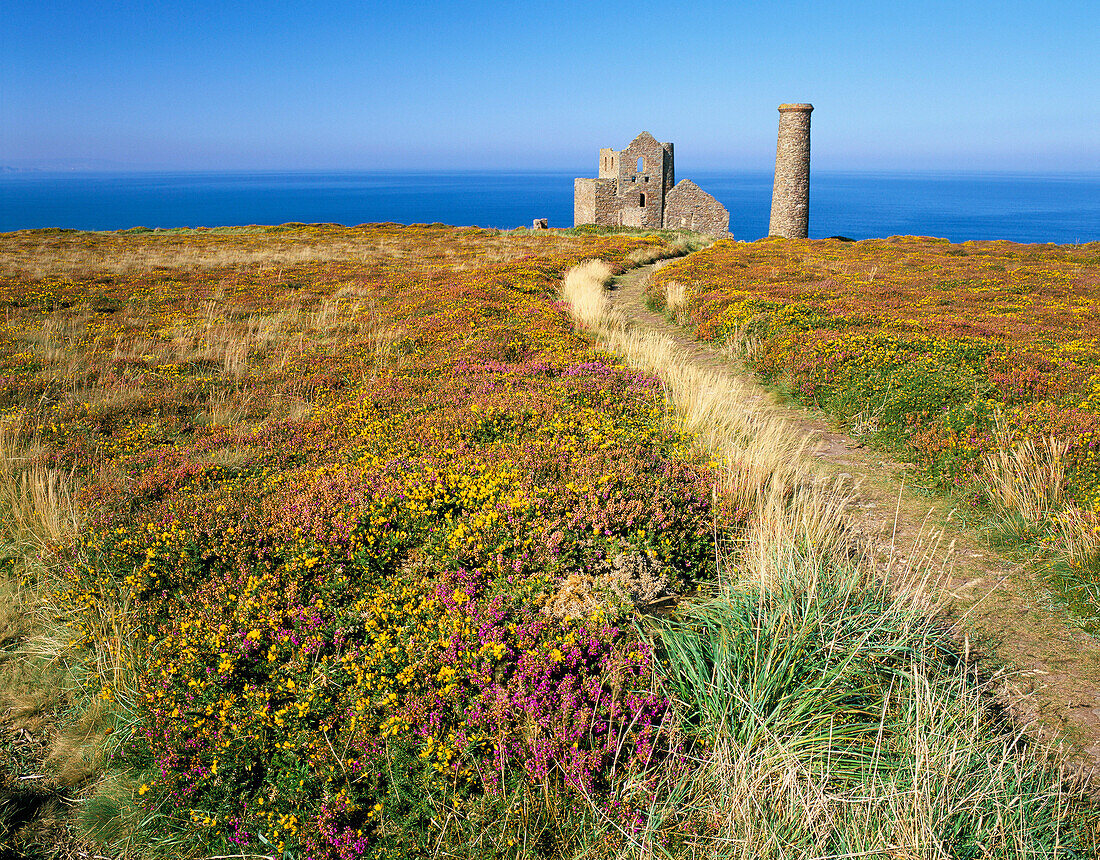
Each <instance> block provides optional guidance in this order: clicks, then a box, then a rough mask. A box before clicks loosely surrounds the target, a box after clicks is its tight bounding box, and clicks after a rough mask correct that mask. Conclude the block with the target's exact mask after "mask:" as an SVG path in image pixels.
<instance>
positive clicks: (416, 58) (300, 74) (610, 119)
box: [0, 0, 1100, 173]
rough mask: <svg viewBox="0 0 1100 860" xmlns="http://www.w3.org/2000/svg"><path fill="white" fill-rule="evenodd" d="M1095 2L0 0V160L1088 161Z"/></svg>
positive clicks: (353, 163)
mask: <svg viewBox="0 0 1100 860" xmlns="http://www.w3.org/2000/svg"><path fill="white" fill-rule="evenodd" d="M1098 21H1100V15H1098V10H1097V6H1096V0H1047V2H1039V0H1034V2H1033V0H1028V2H1013V0H997V2H991V0H950V2H940V0H936V2H921V0H911V2H908V3H891V2H862V0H856V2H832V0H793V2H785V3H771V2H767V0H755V2H729V0H726V2H707V1H706V0H693V2H688V3H680V2H651V0H630V2H624V0H584V2H555V0H534V2H522V0H521V1H520V2H477V3H474V2H445V0H444V2H439V3H429V2H419V0H417V2H400V0H393V2H382V3H376V2H359V3H354V2H343V0H309V2H301V0H297V2H262V0H257V2H250V3H237V2H232V0H220V2H209V0H189V2H183V3H180V2H175V3H164V2H158V0H147V1H146V2H119V0H88V2H80V1H79V0H29V2H28V0H4V2H3V4H2V6H0V166H4V165H14V166H30V165H38V166H56V167H65V166H74V165H75V166H103V167H110V168H133V169H144V168H187V169H329V168H352V169H360V168H368V169H369V168H402V169H403V168H411V169H444V168H491V167H502V168H510V169H525V168H529V169H541V168H554V169H557V168H563V169H564V168H588V169H589V172H593V171H594V170H595V166H596V160H597V150H598V149H599V147H601V146H611V147H614V148H621V147H623V146H625V145H626V144H627V143H629V142H630V140H631V139H632V138H633V137H634V135H635V134H636V133H637V132H639V131H641V130H643V129H646V130H648V131H650V132H652V133H653V134H654V136H656V137H657V138H658V139H659V140H671V141H673V142H674V143H675V145H676V161H677V168H678V172H680V173H684V171H690V170H691V169H693V168H694V169H708V168H710V169H722V168H730V169H760V170H770V169H771V167H772V164H773V162H774V158H775V135H776V129H777V125H778V116H779V115H778V113H777V112H776V107H777V106H778V105H779V104H780V103H781V102H812V103H813V105H814V107H815V111H814V114H813V131H812V139H813V164H814V166H815V168H817V169H908V168H912V169H957V170H1034V171H1043V172H1048V171H1063V170H1086V171H1097V170H1100V105H1098V104H1097V101H1098V96H1100V23H1098Z"/></svg>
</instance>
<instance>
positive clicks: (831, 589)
mask: <svg viewBox="0 0 1100 860" xmlns="http://www.w3.org/2000/svg"><path fill="white" fill-rule="evenodd" d="M787 561H788V565H787V570H786V571H785V576H783V577H782V578H781V580H780V581H779V582H778V583H777V585H776V586H775V587H774V588H771V589H769V590H767V591H764V590H761V589H759V588H756V587H742V586H735V587H727V588H724V589H721V590H719V591H718V593H716V594H714V595H713V596H711V597H709V598H706V599H703V600H700V601H698V602H693V603H691V604H688V605H685V606H684V607H683V608H682V610H681V612H680V613H678V614H677V615H676V616H675V617H673V618H672V619H670V620H668V621H665V622H663V623H662V624H661V625H660V627H659V633H658V637H657V638H658V640H659V642H660V645H661V648H662V651H663V654H664V657H665V662H664V664H663V665H664V666H665V671H666V673H667V684H668V688H669V690H670V692H671V693H672V694H673V696H674V698H675V699H676V700H677V701H678V702H679V704H680V714H681V719H682V720H683V725H684V728H685V731H686V732H687V734H688V736H689V737H691V738H692V739H693V740H694V746H693V747H692V748H693V750H694V757H693V760H692V764H691V767H690V768H688V769H686V771H685V773H684V774H683V775H682V777H681V779H680V780H679V781H678V782H677V783H676V784H675V786H674V787H672V788H671V789H670V791H669V794H668V796H667V799H666V800H665V803H664V805H663V806H662V807H661V810H660V812H659V813H658V814H655V815H654V816H653V818H652V819H651V827H652V833H653V837H654V838H655V839H663V841H665V842H666V843H667V844H670V845H676V844H678V848H677V849H676V850H673V851H672V854H673V855H674V856H697V857H723V858H729V857H746V858H748V857H754V858H757V857H776V858H780V857H809V856H813V857H853V856H860V857H862V856H890V857H965V858H971V857H974V858H977V857H983V858H985V857H1006V858H1007V857H1088V856H1094V855H1093V854H1092V851H1093V850H1095V847H1096V845H1095V841H1094V839H1095V831H1091V833H1092V836H1091V837H1090V835H1089V834H1090V831H1089V827H1090V826H1091V827H1093V828H1094V827H1095V826H1096V823H1097V817H1096V811H1095V809H1094V808H1091V807H1090V806H1089V805H1088V804H1087V803H1086V802H1085V801H1084V799H1083V796H1082V795H1080V794H1074V792H1073V790H1072V789H1071V788H1070V787H1069V786H1068V785H1067V783H1066V782H1065V778H1064V776H1063V774H1062V772H1061V771H1060V770H1059V769H1058V768H1057V767H1056V766H1055V765H1054V764H1052V763H1049V762H1047V761H1044V760H1043V759H1042V757H1041V756H1037V755H1036V750H1034V749H1031V748H1030V745H1029V743H1028V742H1027V741H1026V740H1025V739H1024V737H1023V735H1022V733H1021V732H1020V730H1019V729H1018V728H1017V727H1014V726H1013V725H1012V724H1011V723H1010V722H1009V721H1008V720H1007V718H1005V717H1004V716H1003V715H1002V714H1001V713H1000V712H999V710H998V708H997V707H996V704H995V701H994V698H993V695H992V687H991V686H989V685H988V684H986V683H983V682H982V681H981V680H980V679H978V678H977V677H976V676H975V674H974V672H973V671H972V670H970V669H969V668H968V666H967V662H966V660H965V659H964V655H963V654H961V653H959V650H958V649H957V647H956V646H955V644H954V642H953V641H952V639H951V638H950V637H949V636H948V634H947V631H946V630H945V629H944V628H942V627H941V626H939V625H937V624H935V622H931V623H930V621H929V618H928V616H927V614H926V613H925V612H924V611H922V608H921V607H920V606H919V605H917V604H915V603H914V602H913V601H912V599H911V597H910V596H908V595H904V594H903V595H900V596H891V595H890V594H889V593H887V592H886V591H885V590H884V589H883V588H882V587H880V586H878V585H876V584H875V583H874V582H873V581H872V580H869V579H868V578H867V577H866V576H865V575H864V574H863V573H861V572H860V571H859V570H858V568H856V567H854V566H844V565H839V566H838V565H825V566H822V565H821V564H820V562H819V561H815V560H813V559H812V557H810V556H809V555H804V556H803V557H802V559H801V560H800V559H799V558H798V556H797V554H794V555H789V556H788V559H787Z"/></svg>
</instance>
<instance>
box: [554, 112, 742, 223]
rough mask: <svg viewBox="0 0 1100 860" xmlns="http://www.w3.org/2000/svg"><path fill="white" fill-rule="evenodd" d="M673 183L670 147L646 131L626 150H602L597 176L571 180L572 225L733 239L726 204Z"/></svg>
mask: <svg viewBox="0 0 1100 860" xmlns="http://www.w3.org/2000/svg"><path fill="white" fill-rule="evenodd" d="M674 182H675V171H674V169H673V164H672V144H671V143H660V142H658V141H657V140H656V139H655V138H654V137H653V135H651V134H650V133H649V132H647V131H643V132H642V133H641V134H639V135H638V136H637V137H636V138H634V140H633V141H631V143H630V146H628V147H627V148H626V149H623V150H620V151H615V150H614V149H601V150H600V173H599V176H598V177H597V178H595V179H576V180H574V181H573V224H574V226H578V225H580V224H599V225H601V226H604V227H617V226H623V227H646V228H650V229H661V228H663V229H667V230H677V229H684V230H694V231H695V232H697V233H706V234H708V235H711V236H717V237H723V236H728V235H729V226H730V214H729V212H728V211H726V207H725V206H723V205H722V204H721V203H719V202H718V201H717V200H715V199H714V198H713V197H712V196H711V195H709V194H707V193H706V192H705V191H704V190H703V189H702V188H700V187H699V186H698V185H696V184H695V183H694V182H692V181H690V180H688V179H685V180H682V181H681V182H679V183H677V184H673V183H674Z"/></svg>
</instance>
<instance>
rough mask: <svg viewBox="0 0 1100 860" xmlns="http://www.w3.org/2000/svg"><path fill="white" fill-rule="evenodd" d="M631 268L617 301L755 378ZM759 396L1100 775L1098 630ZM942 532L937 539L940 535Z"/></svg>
mask: <svg viewBox="0 0 1100 860" xmlns="http://www.w3.org/2000/svg"><path fill="white" fill-rule="evenodd" d="M660 265H661V264H660V263H658V264H656V266H646V267H643V268H640V269H635V270H633V271H631V272H629V273H627V274H626V275H623V276H622V277H620V278H617V279H616V280H615V281H613V282H612V284H611V290H612V297H613V302H614V304H615V306H616V307H617V308H618V309H619V310H620V311H621V312H622V313H623V314H625V315H626V317H627V319H628V320H630V321H631V322H632V323H633V324H634V325H636V326H638V327H639V328H642V329H651V330H655V331H659V332H661V333H662V334H666V335H668V336H669V337H670V338H672V339H673V340H674V341H676V343H677V344H678V345H679V346H680V347H682V349H683V350H684V353H685V355H686V356H687V357H688V358H689V359H690V360H691V361H693V362H697V363H699V364H701V365H703V366H705V367H708V368H711V369H714V370H718V371H720V372H723V373H728V374H730V375H733V376H737V377H738V378H740V379H742V380H750V379H751V376H750V375H749V374H747V373H746V372H745V370H744V368H743V367H741V366H740V365H739V364H738V363H736V362H734V361H732V360H731V359H730V358H729V357H728V355H726V354H724V353H723V352H721V351H720V350H718V349H715V348H713V347H711V346H709V345H707V344H704V343H701V342H699V341H697V340H695V339H694V338H693V337H691V335H690V333H688V332H687V331H686V330H684V329H682V328H680V327H678V326H676V325H673V324H672V323H670V322H668V321H667V320H666V319H665V318H664V317H663V316H662V315H660V314H656V313H654V312H653V311H651V310H649V309H648V308H647V307H646V305H645V301H644V289H645V284H646V282H647V280H648V277H649V275H650V274H651V272H652V271H653V270H654V269H655V268H657V267H658V266H660ZM760 396H761V400H762V401H764V402H767V403H770V404H771V408H772V409H774V410H776V411H777V412H778V413H779V414H781V415H782V416H783V417H784V418H785V419H786V420H787V421H788V422H789V423H790V424H791V425H793V426H794V427H796V428H798V429H800V430H801V431H802V432H804V433H806V434H807V435H809V436H810V437H811V438H812V440H813V444H812V446H811V450H813V451H814V456H815V457H816V458H817V460H818V461H819V464H820V467H821V470H822V471H823V472H824V473H825V474H828V475H832V476H836V477H840V476H845V477H846V479H847V480H849V481H850V482H851V483H852V484H853V485H854V486H855V488H856V490H855V497H856V498H855V500H854V504H853V507H852V512H851V515H852V518H853V520H854V523H855V525H856V527H857V528H859V529H860V530H862V531H863V533H864V534H866V535H868V536H869V537H871V538H872V540H873V542H874V543H875V545H876V547H877V551H878V552H879V554H880V557H881V558H882V559H883V561H888V560H889V559H890V556H891V555H893V556H894V559H895V561H896V562H897V561H900V562H902V563H904V562H905V561H906V560H907V559H914V560H921V559H926V560H928V561H930V562H931V563H932V564H933V565H934V566H935V569H939V568H941V567H942V569H943V571H944V572H943V575H942V577H941V578H940V579H939V581H938V584H937V586H936V587H937V588H939V589H941V590H942V592H943V595H944V597H945V598H946V602H947V603H948V605H949V606H950V607H951V612H952V614H953V615H954V616H955V618H956V623H957V625H958V629H959V631H960V633H962V634H965V635H966V636H967V638H968V639H969V641H970V642H971V643H972V644H973V645H974V647H975V648H976V649H980V650H981V651H982V652H984V653H988V654H991V655H993V656H994V657H995V660H994V661H993V662H995V664H997V665H1000V666H1003V667H1007V669H1006V670H1003V674H1004V682H1005V690H1006V694H1007V696H1008V697H1009V700H1010V703H1011V706H1012V710H1013V711H1014V712H1015V713H1016V714H1017V715H1018V716H1019V717H1020V718H1022V719H1024V720H1025V721H1027V722H1029V723H1030V724H1031V730H1032V731H1035V732H1037V733H1038V734H1040V735H1042V736H1044V737H1046V738H1051V737H1064V738H1066V739H1068V740H1069V741H1070V743H1071V744H1072V745H1073V746H1075V747H1078V748H1079V749H1080V751H1081V759H1082V764H1083V765H1085V766H1086V767H1087V768H1088V769H1089V770H1090V771H1092V775H1093V777H1094V779H1096V780H1097V781H1098V782H1100V640H1098V639H1097V638H1096V637H1094V636H1091V635H1089V634H1088V633H1086V632H1084V631H1083V630H1081V629H1079V628H1078V627H1075V626H1073V624H1072V623H1071V621H1070V619H1069V618H1068V617H1067V616H1066V614H1065V613H1064V612H1062V611H1059V609H1058V608H1057V607H1056V606H1055V605H1054V602H1053V600H1052V599H1051V597H1050V595H1049V593H1048V592H1047V591H1046V590H1045V589H1044V588H1043V587H1042V586H1041V584H1038V583H1036V581H1035V580H1034V578H1033V577H1030V576H1028V575H1027V573H1026V571H1025V570H1024V569H1023V566H1022V565H1018V564H1016V563H1014V562H1012V561H1010V560H1008V559H1006V558H1004V557H1002V556H1000V555H998V554H997V553H996V552H994V551H991V550H990V549H989V547H988V545H987V544H986V543H985V542H983V541H982V539H981V535H980V534H978V533H977V532H975V531H974V530H973V529H970V528H967V527H966V526H965V525H964V524H963V523H962V522H961V518H960V517H959V516H958V515H957V513H956V512H954V511H953V510H951V508H950V506H949V503H948V502H946V501H945V500H943V499H937V498H934V497H931V496H929V495H927V494H923V493H921V492H919V491H915V490H911V489H910V488H909V487H908V486H906V482H905V466H903V465H901V464H899V463H896V462H893V461H890V460H887V459H885V455H884V454H882V453H881V452H875V451H873V450H870V449H868V448H864V447H863V446H862V445H860V444H859V443H858V442H856V441H855V440H854V439H852V438H851V437H850V436H847V435H845V434H843V433H839V432H837V431H836V430H835V429H834V428H832V427H831V426H830V425H829V423H828V422H827V421H826V420H825V419H824V418H823V417H819V416H815V415H814V414H812V413H811V412H808V411H805V410H800V409H796V408H792V407H786V406H782V405H779V404H776V403H774V400H773V399H772V398H771V397H770V395H769V394H768V393H767V392H765V391H764V389H763V388H760ZM937 536H938V540H937Z"/></svg>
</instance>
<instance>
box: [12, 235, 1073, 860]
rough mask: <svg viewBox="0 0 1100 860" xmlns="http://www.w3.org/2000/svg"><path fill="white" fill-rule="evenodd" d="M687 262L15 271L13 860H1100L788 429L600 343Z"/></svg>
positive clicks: (73, 240) (126, 252) (126, 256)
mask: <svg viewBox="0 0 1100 860" xmlns="http://www.w3.org/2000/svg"><path fill="white" fill-rule="evenodd" d="M672 241H673V237H660V236H642V235H628V234H622V235H614V234H612V235H608V234H602V233H598V232H587V233H586V232H584V231H580V232H577V233H569V234H530V233H526V232H523V231H520V232H517V233H512V234H508V233H499V232H497V231H483V230H477V229H456V228H449V227H444V226H441V225H429V226H414V227H399V226H396V225H371V226H364V227H361V228H351V229H349V228H342V227H336V226H331V225H315V226H306V225H284V226H283V227H275V228H260V227H249V228H239V229H225V230H216V231H166V232H163V233H161V232H156V233H154V232H149V231H136V232H135V231H128V232H126V233H113V234H91V233H75V232H68V231H33V232H29V233H20V234H9V235H6V236H3V237H0V303H2V304H3V307H4V311H5V314H4V317H3V322H2V327H0V410H2V411H0V443H2V445H0V450H2V459H0V465H2V470H0V511H2V514H0V522H2V523H3V532H2V534H0V541H2V565H3V580H2V581H0V589H3V596H4V598H5V599H4V600H3V601H0V649H2V650H0V720H2V723H0V728H2V730H3V732H4V746H3V747H2V748H0V768H2V775H0V780H2V782H0V845H3V846H5V847H6V848H7V850H9V851H11V852H13V853H14V855H15V856H28V855H29V856H34V855H35V854H39V855H46V856H49V855H50V854H51V853H54V852H57V853H60V854H62V855H66V856H75V854H74V852H79V851H85V852H87V851H92V852H94V853H96V854H99V855H109V856H138V857H212V856H220V857H225V856H234V857H243V856H248V857H287V858H305V857H312V858H351V857H359V856H369V857H415V856H423V857H435V856H448V857H470V858H474V857H486V856H506V857H524V858H527V857H582V856H583V857H609V858H610V857H620V856H638V857H643V856H644V857H652V856H656V855H657V854H661V855H668V856H677V857H695V856H715V857H717V856H723V857H729V856H744V857H749V856H754V857H755V856H775V857H784V856H803V855H806V854H807V852H814V853H816V854H819V855H821V856H849V857H850V856H856V855H857V854H858V856H872V855H874V854H883V853H886V854H888V855H889V856H895V857H909V856H912V857H918V856H920V857H925V856H965V857H970V856H975V857H977V856H999V857H1025V856H1026V857H1033V856H1051V857H1054V856H1065V857H1074V856H1087V855H1088V853H1089V851H1090V850H1091V846H1092V842H1091V840H1093V839H1094V837H1095V815H1094V811H1093V809H1092V807H1091V806H1090V805H1089V803H1088V802H1087V800H1086V798H1085V795H1084V794H1082V793H1081V792H1080V791H1079V789H1078V788H1076V787H1075V784H1074V783H1071V782H1070V781H1069V780H1068V778H1067V777H1066V776H1065V775H1064V774H1063V773H1062V771H1061V770H1060V768H1059V766H1058V764H1057V762H1056V761H1055V760H1054V759H1052V758H1049V757H1048V756H1047V754H1046V753H1044V752H1043V751H1041V750H1038V749H1035V748H1032V747H1031V746H1029V745H1028V744H1027V743H1025V742H1024V741H1023V739H1022V736H1021V735H1020V734H1019V733H1018V732H1017V731H1016V729H1015V728H1014V727H1013V726H1012V725H1010V723H1009V722H1008V721H1007V720H1006V719H1005V718H1004V717H1003V715H999V714H998V712H997V710H996V709H995V708H994V707H993V703H992V699H991V693H990V688H988V687H987V686H986V685H984V684H983V683H982V682H981V681H980V680H979V679H977V678H975V677H974V676H973V673H972V672H970V671H969V669H968V666H967V664H966V661H965V655H963V654H961V653H960V652H959V650H958V648H957V647H956V645H955V643H954V642H953V641H952V639H951V638H950V637H949V636H948V635H947V634H946V633H945V631H944V630H943V629H942V628H941V627H940V626H939V625H938V624H937V622H936V620H935V617H934V613H933V612H932V610H931V608H930V607H928V606H927V605H926V604H925V603H924V602H923V601H922V600H921V599H920V596H919V594H918V593H917V592H916V591H915V590H909V589H906V588H901V587H898V583H897V582H894V583H892V584H890V585H887V584H886V583H884V582H883V581H882V580H881V579H880V578H879V576H878V575H877V573H876V571H875V569H874V568H873V566H872V565H871V563H870V561H869V559H867V558H866V557H865V556H864V555H863V554H862V553H861V548H860V546H859V545H858V543H855V542H853V541H852V540H851V539H850V538H849V537H847V536H846V535H845V530H844V524H843V521H842V519H841V516H840V513H839V511H840V504H839V499H838V497H837V496H836V493H835V491H834V490H832V489H830V488H827V487H822V486H820V484H818V483H815V482H814V481H813V479H812V476H811V475H810V474H809V473H808V472H805V471H804V467H803V466H802V465H800V462H799V461H798V458H797V455H796V452H793V451H788V450H786V449H785V448H784V444H785V441H784V437H783V435H782V432H781V430H780V429H776V428H772V430H768V429H767V428H765V427H763V426H762V425H751V424H746V423H741V424H738V423H737V413H739V412H744V410H743V409H742V408H741V407H739V406H738V404H737V402H736V400H735V398H736V396H738V395H737V392H729V391H716V390H715V389H714V386H713V385H711V384H710V383H709V382H707V380H701V381H700V380H697V381H696V383H691V384H689V382H690V381H688V380H685V379H683V378H681V377H678V376H677V375H676V371H675V366H674V365H675V362H674V361H673V360H672V357H671V356H668V355H665V354H663V353H662V352H661V348H660V344H654V343H638V342H634V341H631V339H630V337H629V333H627V332H624V331H622V330H621V329H619V328H617V327H616V324H615V321H614V319H613V318H611V317H609V316H608V314H607V310H606V308H605V307H604V306H603V304H601V301H602V299H601V296H602V284H603V281H604V280H605V279H606V278H607V277H608V276H609V275H610V274H612V273H613V272H615V271H621V270H623V269H625V268H629V267H631V266H633V265H636V264H637V263H639V262H641V261H649V260H652V259H656V258H659V257H661V256H665V255H672V254H675V253H678V252H680V251H681V250H682V248H675V247H673V246H672V244H671V243H672ZM593 259H598V260H600V261H602V262H600V263H597V264H592V263H591V262H589V263H585V261H591V260H593ZM689 259H691V260H695V259H697V258H696V257H692V258H689ZM582 264H583V265H582ZM563 281H564V287H563ZM563 294H564V296H565V297H566V300H564V301H563V300H562V299H561V298H559V296H560V295H563ZM574 314H576V315H577V318H578V319H580V320H581V321H582V325H583V327H584V328H583V333H578V330H577V328H576V324H575V323H574V319H573V315H574ZM693 385H694V387H692V386H693ZM706 392H710V393H709V394H707V393H706ZM714 395H717V396H718V397H719V400H718V401H716V402H719V403H720V404H723V405H720V406H713V405H708V403H709V401H707V399H706V398H707V397H708V396H714ZM912 573H913V574H914V576H916V577H917V578H919V575H920V572H919V571H913V572H912Z"/></svg>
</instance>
